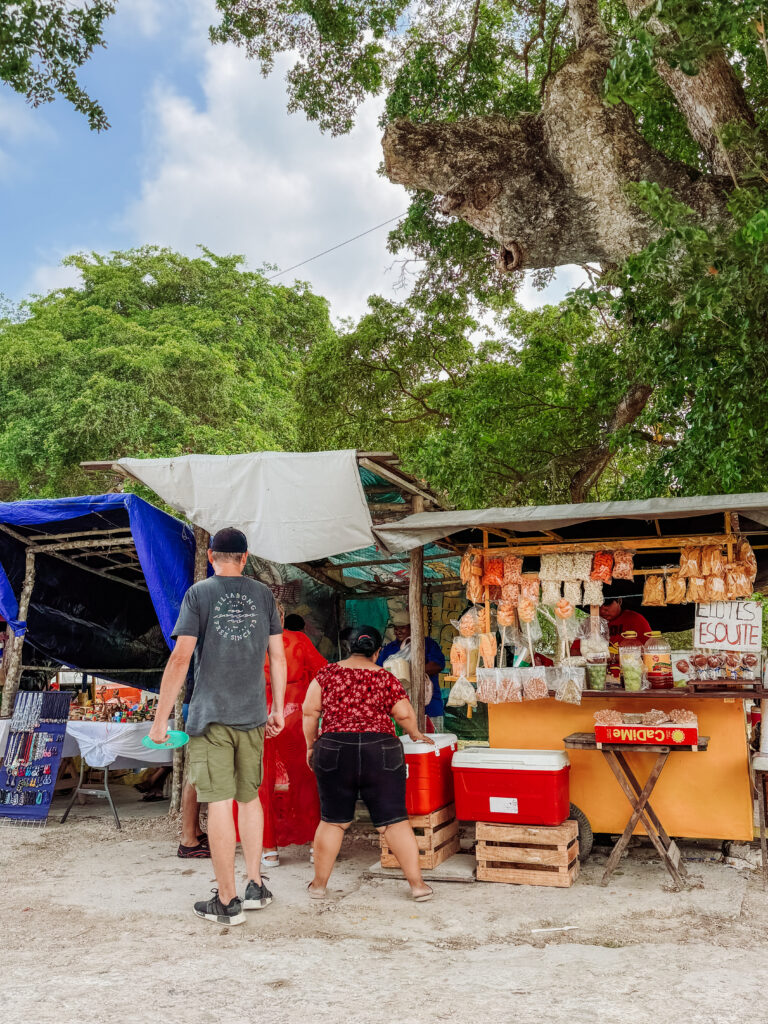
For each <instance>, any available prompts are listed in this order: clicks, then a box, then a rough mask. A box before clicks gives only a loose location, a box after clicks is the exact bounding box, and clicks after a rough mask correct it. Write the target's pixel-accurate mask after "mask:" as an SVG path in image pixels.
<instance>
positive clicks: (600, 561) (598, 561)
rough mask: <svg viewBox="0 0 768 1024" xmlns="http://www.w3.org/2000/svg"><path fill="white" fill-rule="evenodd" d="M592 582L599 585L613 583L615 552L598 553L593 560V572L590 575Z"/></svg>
mask: <svg viewBox="0 0 768 1024" xmlns="http://www.w3.org/2000/svg"><path fill="white" fill-rule="evenodd" d="M589 578H590V579H591V580H596V581H597V582H598V583H611V582H612V581H613V552H612V551H596V552H595V555H594V558H593V559H592V571H591V572H590V574H589Z"/></svg>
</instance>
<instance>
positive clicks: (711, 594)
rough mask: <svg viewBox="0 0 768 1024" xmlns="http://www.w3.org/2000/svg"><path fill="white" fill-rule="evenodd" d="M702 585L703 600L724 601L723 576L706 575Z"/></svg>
mask: <svg viewBox="0 0 768 1024" xmlns="http://www.w3.org/2000/svg"><path fill="white" fill-rule="evenodd" d="M706 579H707V582H706V583H705V585H704V600H705V601H724V600H725V596H726V589H725V577H723V576H707V577H706Z"/></svg>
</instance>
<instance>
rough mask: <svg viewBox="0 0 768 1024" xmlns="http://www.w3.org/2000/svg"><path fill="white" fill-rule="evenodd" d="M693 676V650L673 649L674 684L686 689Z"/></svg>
mask: <svg viewBox="0 0 768 1024" xmlns="http://www.w3.org/2000/svg"><path fill="white" fill-rule="evenodd" d="M692 678H693V651H672V686H673V687H675V688H677V689H684V688H685V687H687V686H688V683H689V682H690V681H691V679H692Z"/></svg>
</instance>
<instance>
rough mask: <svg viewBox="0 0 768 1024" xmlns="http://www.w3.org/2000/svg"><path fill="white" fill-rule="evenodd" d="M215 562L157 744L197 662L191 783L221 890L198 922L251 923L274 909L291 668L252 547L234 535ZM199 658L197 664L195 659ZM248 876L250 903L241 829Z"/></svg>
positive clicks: (197, 590)
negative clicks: (278, 780)
mask: <svg viewBox="0 0 768 1024" xmlns="http://www.w3.org/2000/svg"><path fill="white" fill-rule="evenodd" d="M208 559H209V561H210V563H211V565H212V566H213V571H214V575H213V576H210V577H209V578H208V579H207V580H203V581H201V582H200V583H195V584H194V586H192V587H190V588H189V590H188V591H187V593H186V594H185V595H184V600H183V602H182V605H181V610H180V612H179V617H178V620H177V622H176V625H175V626H174V629H173V634H172V635H173V637H174V638H175V639H176V646H175V647H174V649H173V651H172V652H171V656H170V658H169V659H168V664H167V666H166V669H165V672H164V673H163V680H162V684H161V687H160V697H159V700H158V707H157V712H156V715H155V721H154V724H153V726H152V729H151V731H150V733H149V735H150V738H151V739H153V740H155V742H157V743H161V742H163V740H164V739H165V738H166V736H167V733H168V719H169V716H170V714H171V711H172V709H173V706H174V702H175V700H176V697H177V695H178V693H179V691H180V690H181V688H182V686H183V685H184V682H185V680H186V677H187V671H188V669H189V664H190V661H191V660H192V663H193V670H194V680H195V685H194V690H193V692H192V697H191V700H190V704H189V714H188V716H187V732H188V733H189V748H188V758H189V781H190V783H191V784H192V785H193V786H194V787H195V789H196V791H197V796H198V799H199V800H200V801H201V802H207V803H208V840H209V843H210V850H211V858H212V860H213V868H214V872H215V874H216V880H217V882H218V886H219V887H218V889H216V890H214V895H213V899H210V900H207V901H206V900H203V901H201V902H199V903H195V906H194V911H195V914H197V916H198V917H202V918H204V919H205V920H207V921H213V922H215V923H217V924H230V925H234V924H243V923H244V921H245V914H244V913H243V911H244V910H259V909H261V908H262V907H266V906H268V905H269V904H270V903H271V902H272V893H271V892H270V891H269V890H268V889H267V887H266V886H265V885H264V883H263V881H262V878H261V850H262V840H263V832H264V816H263V813H262V808H261V802H260V800H259V786H260V785H261V779H262V757H263V750H264V736H265V732H266V735H267V736H277V735H278V733H280V732H281V730H282V729H283V726H284V719H283V705H284V700H285V686H286V662H285V650H284V647H283V638H282V632H283V630H282V626H281V624H280V616H279V614H278V611H277V606H276V604H275V598H274V596H273V595H272V591H271V590H270V589H269V587H266V586H265V585H264V584H263V583H259V582H258V581H257V580H254V579H251V578H250V577H247V576H243V570H244V568H245V565H246V562H247V559H248V542H247V540H246V537H245V534H244V533H242V532H241V531H240V530H237V529H234V528H233V527H228V528H226V529H224V530H219V531H218V533H217V534H216V535H215V536H214V537H213V540H212V541H211V546H210V549H209V551H208ZM267 656H268V657H269V670H270V677H271V683H272V711H271V713H270V714H269V715H268V714H267V701H266V685H265V679H264V663H265V658H266V657H267ZM193 659H194V660H193ZM233 800H236V801H237V804H238V827H239V830H240V841H241V843H242V846H243V853H244V854H245V863H246V867H247V869H248V882H247V885H246V889H245V897H244V899H242V900H241V899H240V898H239V897H238V895H237V890H236V885H235V824H234V820H233V816H232V801H233Z"/></svg>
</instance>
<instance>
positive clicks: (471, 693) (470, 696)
mask: <svg viewBox="0 0 768 1024" xmlns="http://www.w3.org/2000/svg"><path fill="white" fill-rule="evenodd" d="M446 704H447V705H448V707H449V708H460V707H463V706H464V705H465V704H466V705H467V717H470V715H471V710H472V709H473V708H476V707H477V693H476V692H475V688H474V686H473V685H472V683H470V681H469V680H468V679H467V678H466V676H461V678H460V679H457V680H456V682H455V683H454V684H453V686H452V687H451V691H450V693H449V694H448V700H447V701H446Z"/></svg>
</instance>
